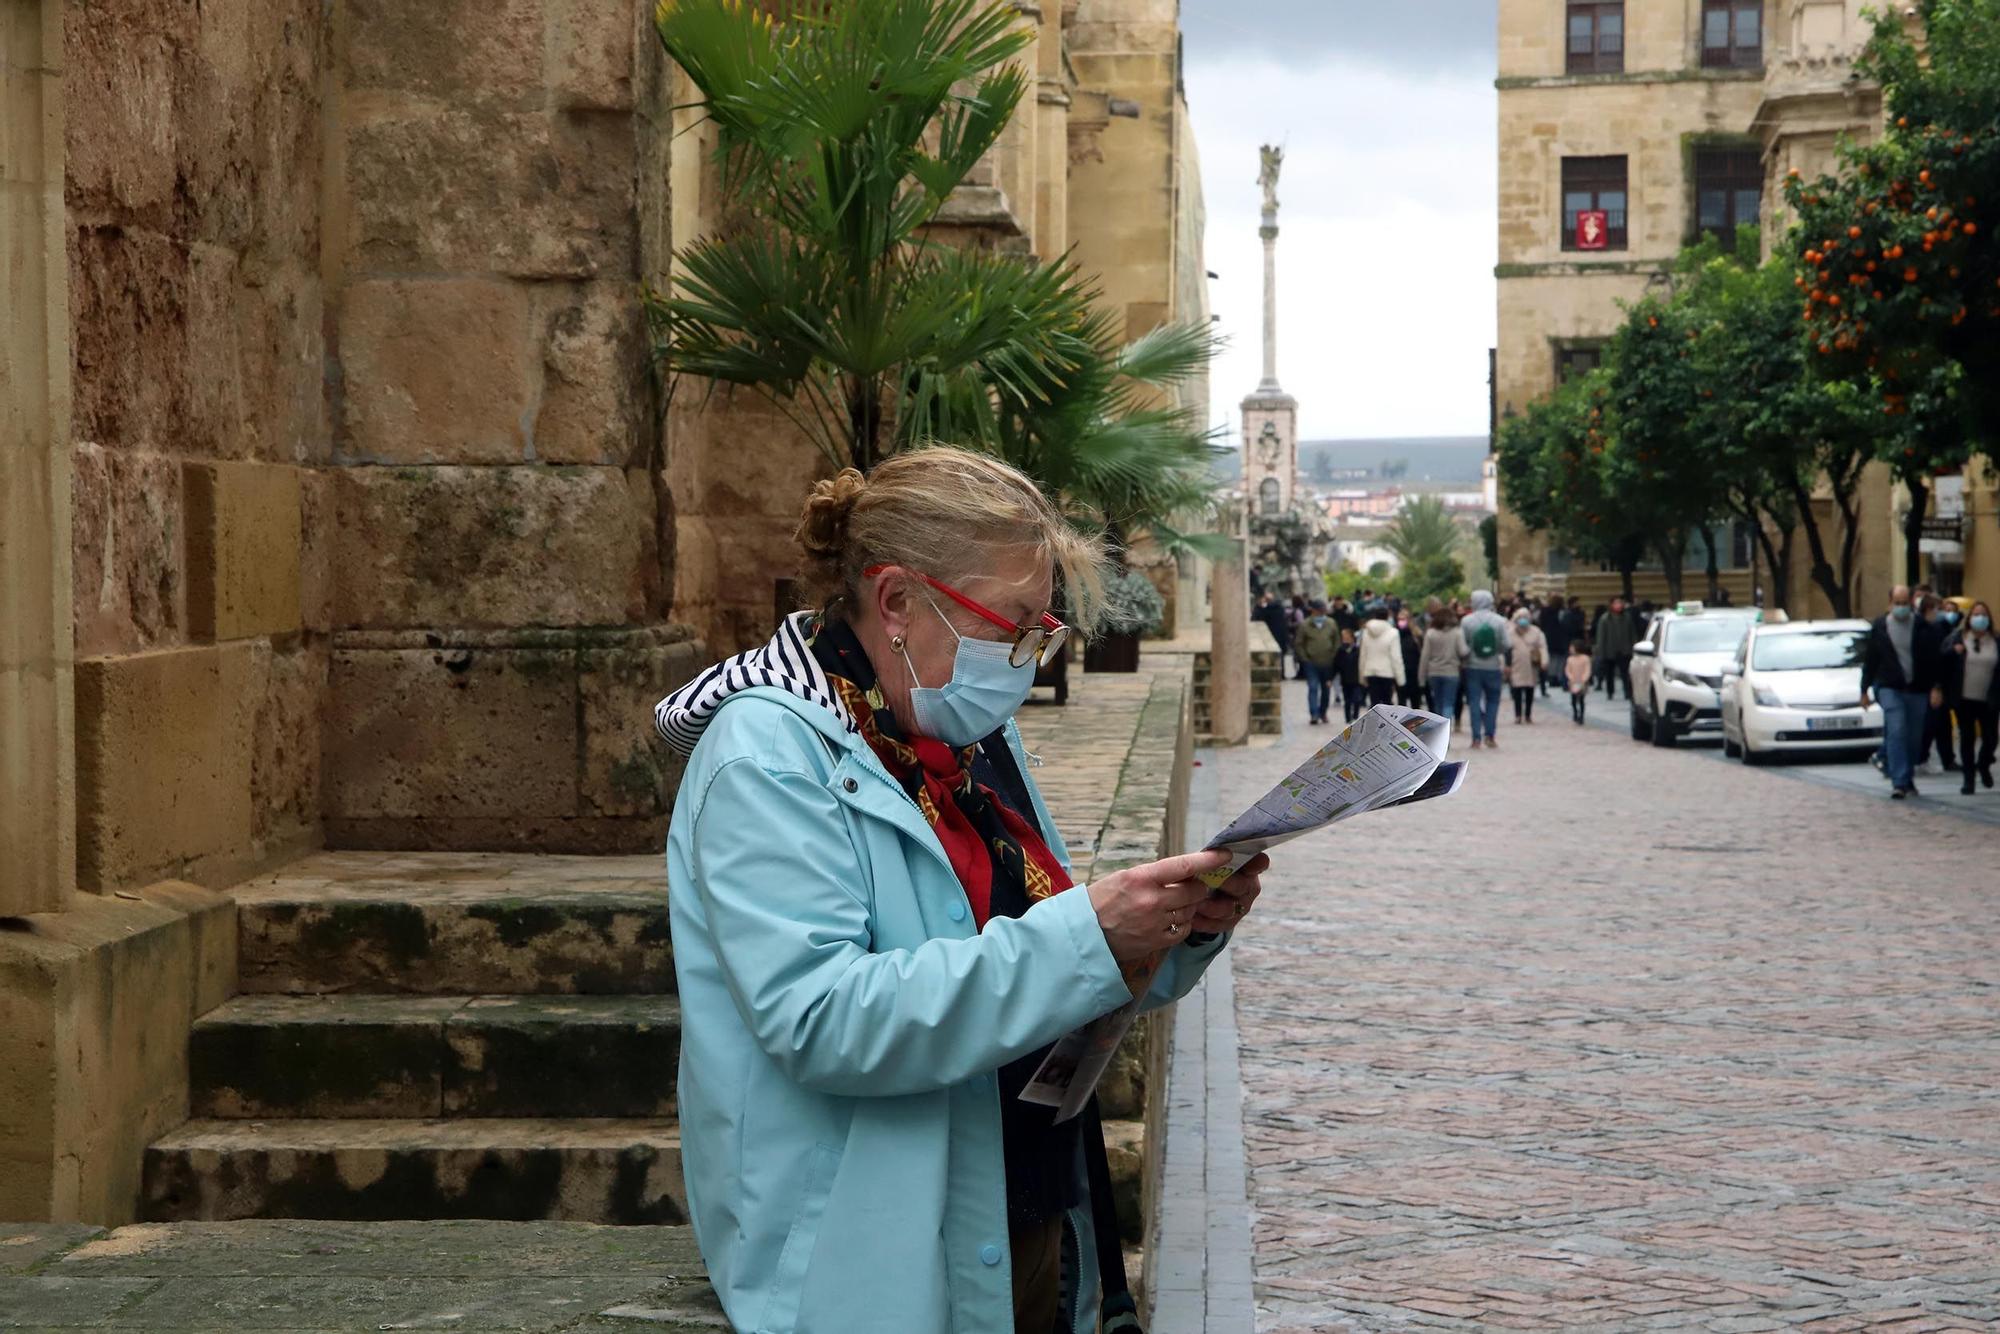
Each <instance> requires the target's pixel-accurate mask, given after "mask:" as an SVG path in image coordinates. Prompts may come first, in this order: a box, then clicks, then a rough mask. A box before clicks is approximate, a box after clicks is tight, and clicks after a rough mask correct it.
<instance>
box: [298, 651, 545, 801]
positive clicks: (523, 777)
mask: <svg viewBox="0 0 2000 1334" xmlns="http://www.w3.org/2000/svg"><path fill="white" fill-rule="evenodd" d="M352 642H353V641H352V639H351V637H348V636H343V637H341V638H340V639H339V640H337V641H336V646H335V648H334V652H333V660H332V669H331V675H330V682H329V684H330V687H331V688H330V691H329V696H328V706H327V716H328V719H329V724H328V726H329V732H328V735H327V738H326V758H327V774H326V796H327V801H326V809H327V814H328V816H329V817H331V818H333V819H336V820H343V821H345V820H373V819H383V818H391V819H393V818H403V819H412V818H430V819H440V820H449V819H453V818H456V817H461V816H489V817H496V818H501V819H507V818H523V817H530V816H534V815H538V814H573V813H575V811H576V809H577V801H578V798H577V766H576V761H575V758H574V757H575V755H576V751H577V710H576V650H575V647H574V645H573V644H571V643H569V642H567V641H566V640H562V639H558V640H557V641H556V642H554V643H552V644H550V645H548V646H547V647H541V646H534V647H515V648H512V649H499V650H497V651H496V650H492V649H489V648H487V647H485V646H484V645H482V646H479V647H472V646H468V645H464V644H457V645H447V644H446V643H445V642H444V641H443V640H442V639H441V638H440V640H439V643H438V646H437V647H435V648H431V647H421V648H419V647H401V648H390V647H386V646H381V645H370V646H367V647H348V646H346V645H351V644H352Z"/></svg>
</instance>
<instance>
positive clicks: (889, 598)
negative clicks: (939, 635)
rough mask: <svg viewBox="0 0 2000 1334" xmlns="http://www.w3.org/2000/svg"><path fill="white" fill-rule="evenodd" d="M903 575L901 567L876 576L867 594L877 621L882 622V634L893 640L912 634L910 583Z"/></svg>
mask: <svg viewBox="0 0 2000 1334" xmlns="http://www.w3.org/2000/svg"><path fill="white" fill-rule="evenodd" d="M902 573H903V571H902V568H901V567H900V566H895V565H892V566H890V567H889V568H888V569H886V570H884V571H882V572H881V573H880V574H878V575H876V576H875V578H874V580H873V582H872V583H871V584H870V586H869V589H868V593H867V596H868V597H869V598H870V599H871V600H872V602H873V605H874V608H875V619H876V620H877V621H878V622H880V624H881V626H882V633H883V634H885V635H888V636H889V637H890V638H892V639H893V638H895V637H896V636H897V635H906V634H908V633H909V632H910V620H911V606H910V589H909V581H908V580H906V579H904V578H903V577H902Z"/></svg>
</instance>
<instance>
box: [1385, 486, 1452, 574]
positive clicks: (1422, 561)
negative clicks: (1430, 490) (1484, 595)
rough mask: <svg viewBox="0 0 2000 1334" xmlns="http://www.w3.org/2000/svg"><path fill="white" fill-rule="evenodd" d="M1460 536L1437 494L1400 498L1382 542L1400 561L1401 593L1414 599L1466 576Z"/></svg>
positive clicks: (1449, 513)
mask: <svg viewBox="0 0 2000 1334" xmlns="http://www.w3.org/2000/svg"><path fill="white" fill-rule="evenodd" d="M1462 540H1463V534H1462V533H1461V532H1460V531H1459V527H1458V521H1457V520H1456V519H1453V518H1452V517H1451V512H1450V511H1449V510H1447V509H1446V508H1445V507H1444V502H1443V501H1442V500H1440V499H1438V498H1437V497H1436V496H1414V497H1412V498H1410V499H1408V500H1406V501H1404V502H1403V507H1402V509H1400V510H1398V511H1397V512H1396V518H1395V520H1394V521H1393V522H1392V523H1391V524H1390V525H1389V528H1388V531H1387V532H1386V533H1384V534H1383V536H1382V545H1383V546H1385V547H1387V548H1388V549H1389V551H1390V552H1391V553H1392V554H1393V555H1394V556H1395V557H1396V559H1397V561H1399V562H1400V563H1401V564H1402V567H1403V569H1402V578H1401V580H1400V581H1399V582H1400V583H1401V584H1402V586H1403V589H1404V596H1405V597H1408V598H1411V599H1417V598H1424V597H1429V596H1431V595H1432V594H1434V593H1440V592H1444V591H1446V590H1448V589H1452V588H1456V587H1458V585H1459V584H1461V583H1462V582H1464V580H1465V570H1464V567H1463V566H1462V565H1461V564H1460V563H1459V559H1458V549H1459V544H1460V542H1461V541H1462Z"/></svg>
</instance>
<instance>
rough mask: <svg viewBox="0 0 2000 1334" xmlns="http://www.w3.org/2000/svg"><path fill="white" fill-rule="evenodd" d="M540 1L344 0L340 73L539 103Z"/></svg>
mask: <svg viewBox="0 0 2000 1334" xmlns="http://www.w3.org/2000/svg"><path fill="white" fill-rule="evenodd" d="M545 7H546V6H545V5H544V4H542V3H541V2H540V0H429V2H428V3H425V4H420V5H412V4H405V3H401V0H349V3H348V6H347V22H346V25H345V29H346V34H347V41H346V51H345V55H346V57H347V64H346V68H345V69H344V70H343V71H341V73H342V74H343V75H344V76H345V81H346V84H347V86H348V87H349V88H351V89H384V90H391V91H396V92H411V93H424V94H427V95H429V96H431V97H436V98H439V99H441V100H444V101H448V102H453V103H461V104H462V103H466V102H496V103H508V102H512V103H525V102H530V101H533V102H537V103H538V102H539V101H540V98H541V94H542V51H543V47H544V44H545V38H544V22H545V21H544V18H543V10H544V8H545ZM605 8H607V9H614V10H616V9H622V8H623V7H622V6H619V5H607V6H605Z"/></svg>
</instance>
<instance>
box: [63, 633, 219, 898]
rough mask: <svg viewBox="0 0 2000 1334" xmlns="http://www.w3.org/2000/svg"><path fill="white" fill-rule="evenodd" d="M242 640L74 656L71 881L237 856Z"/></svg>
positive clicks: (144, 876)
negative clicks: (74, 849) (74, 872)
mask: <svg viewBox="0 0 2000 1334" xmlns="http://www.w3.org/2000/svg"><path fill="white" fill-rule="evenodd" d="M255 688H256V671H255V655H254V652H253V649H252V646H251V645H250V644H248V643H243V642H238V643H234V644H220V645H214V646H210V647H205V648H186V649H174V650H168V651H162V652H154V653H140V654H133V655H131V656H127V657H111V658H87V659H82V660H80V661H79V662H78V663H77V665H76V739H77V763H76V771H77V834H78V836H77V882H78V884H79V885H80V886H83V887H86V888H94V889H97V890H100V891H108V890H111V889H115V888H119V887H122V886H125V885H132V884H143V883H145V882H147V881H150V880H153V879H156V878H159V877H160V876H162V875H166V874H192V875H197V876H199V875H202V874H203V871H204V868H210V869H212V868H215V867H218V866H224V865H227V864H229V863H231V862H240V861H242V860H243V859H245V858H246V857H247V856H248V854H249V851H250V848H251V841H252V835H253V824H252V818H251V800H250V791H251V787H250V767H251V761H250V756H251V744H250V723H251V718H252V717H253V714H252V712H251V711H250V710H249V709H246V708H245V707H244V701H245V700H247V699H251V698H254V697H255Z"/></svg>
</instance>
